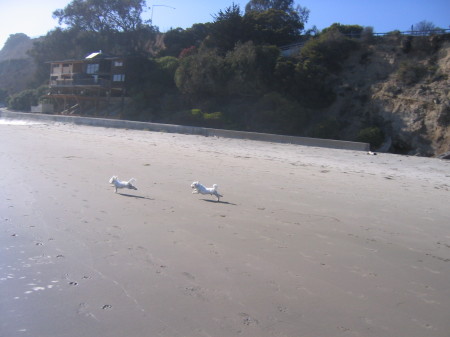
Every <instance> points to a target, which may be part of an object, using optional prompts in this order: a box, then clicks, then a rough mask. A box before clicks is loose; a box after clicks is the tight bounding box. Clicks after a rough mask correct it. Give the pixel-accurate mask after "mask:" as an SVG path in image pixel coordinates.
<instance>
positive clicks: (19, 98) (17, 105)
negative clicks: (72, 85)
mask: <svg viewBox="0 0 450 337" xmlns="http://www.w3.org/2000/svg"><path fill="white" fill-rule="evenodd" d="M45 90H47V88H46V87H44V86H43V87H40V88H38V89H27V90H24V91H21V92H19V93H18V94H15V95H12V96H11V97H10V98H9V100H8V107H9V108H10V109H12V110H17V111H25V112H29V111H30V110H31V106H32V105H37V104H38V103H39V98H40V97H41V96H42V95H43V93H44V91H45Z"/></svg>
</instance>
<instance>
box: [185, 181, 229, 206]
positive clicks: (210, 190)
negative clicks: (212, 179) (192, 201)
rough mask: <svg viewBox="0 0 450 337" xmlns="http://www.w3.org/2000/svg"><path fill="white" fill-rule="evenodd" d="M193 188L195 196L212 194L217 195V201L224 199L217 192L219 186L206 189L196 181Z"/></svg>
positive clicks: (192, 185)
mask: <svg viewBox="0 0 450 337" xmlns="http://www.w3.org/2000/svg"><path fill="white" fill-rule="evenodd" d="M191 187H192V188H193V191H192V193H193V194H210V195H215V196H216V197H217V201H220V197H223V195H221V194H219V192H218V191H217V187H218V186H217V185H216V184H214V185H213V186H212V187H205V186H203V185H202V184H200V183H199V182H198V181H194V182H193V183H192V184H191Z"/></svg>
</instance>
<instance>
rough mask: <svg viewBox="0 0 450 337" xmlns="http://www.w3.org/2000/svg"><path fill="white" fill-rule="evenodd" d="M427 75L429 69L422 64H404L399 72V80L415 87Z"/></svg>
mask: <svg viewBox="0 0 450 337" xmlns="http://www.w3.org/2000/svg"><path fill="white" fill-rule="evenodd" d="M426 74H427V68H426V67H425V66H424V65H421V64H413V63H410V62H403V63H401V64H400V66H399V68H398V71H397V78H398V79H399V80H400V81H401V82H403V83H405V84H407V85H413V84H416V83H417V82H419V81H420V80H421V79H422V78H423V77H424V76H425V75H426Z"/></svg>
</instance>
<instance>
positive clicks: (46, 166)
mask: <svg viewBox="0 0 450 337" xmlns="http://www.w3.org/2000/svg"><path fill="white" fill-rule="evenodd" d="M0 144H1V145H0V173H1V176H2V184H1V189H0V212H1V213H0V336H5V337H6V336H30V337H41V336H42V337H44V336H45V337H50V336H55V337H64V336H67V337H75V336H108V337H116V336H117V337H123V336H127V337H142V336H167V337H169V336H170V337H179V336H192V337H194V336H195V337H197V336H214V337H227V336H230V337H231V336H233V337H235V336H258V337H265V336H290V337H297V336H333V337H339V336H374V337H375V336H376V337H379V336H396V337H400V336H408V337H414V336H417V337H424V336H433V337H448V336H449V334H450V319H449V318H450V207H449V201H450V192H449V190H450V162H449V161H445V160H439V159H432V158H420V157H407V156H397V155H392V154H378V155H376V156H372V155H368V154H366V153H365V152H358V151H347V150H332V149H325V148H315V147H303V146H296V145H290V144H275V143H267V142H256V141H248V140H237V139H224V138H215V137H214V138H212V137H209V138H207V137H201V136H190V135H179V134H166V133H155V132H149V131H133V130H116V129H107V128H99V127H97V128H95V127H86V126H74V125H70V124H58V123H52V124H39V123H25V122H16V123H10V122H9V121H3V123H0ZM112 175H118V176H119V178H121V179H129V178H131V177H134V178H136V179H137V182H136V186H137V188H138V190H137V191H132V190H121V191H120V193H117V194H115V193H114V188H113V187H112V186H111V185H109V184H108V180H109V178H110V177H111V176H112ZM194 180H199V181H200V182H202V183H204V184H205V185H212V184H214V183H215V184H218V185H219V191H220V193H221V194H223V196H224V197H223V198H222V199H221V202H220V203H218V202H215V198H213V197H211V196H203V195H195V194H192V193H191V188H190V184H191V182H192V181H194Z"/></svg>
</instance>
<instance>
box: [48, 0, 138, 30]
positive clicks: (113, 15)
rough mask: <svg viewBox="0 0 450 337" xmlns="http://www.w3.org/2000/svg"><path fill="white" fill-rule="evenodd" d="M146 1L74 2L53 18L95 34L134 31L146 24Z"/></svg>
mask: <svg viewBox="0 0 450 337" xmlns="http://www.w3.org/2000/svg"><path fill="white" fill-rule="evenodd" d="M144 8H145V0H73V1H72V2H71V3H69V4H68V5H67V6H66V7H65V8H64V9H57V10H56V11H54V12H53V17H54V18H55V19H58V23H59V24H62V23H64V24H66V25H67V26H68V27H69V28H74V27H76V28H78V29H80V30H88V31H94V32H108V31H119V32H127V31H134V30H137V29H138V28H140V27H141V26H142V25H143V24H144V22H143V21H142V19H141V14H142V13H143V11H144Z"/></svg>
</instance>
